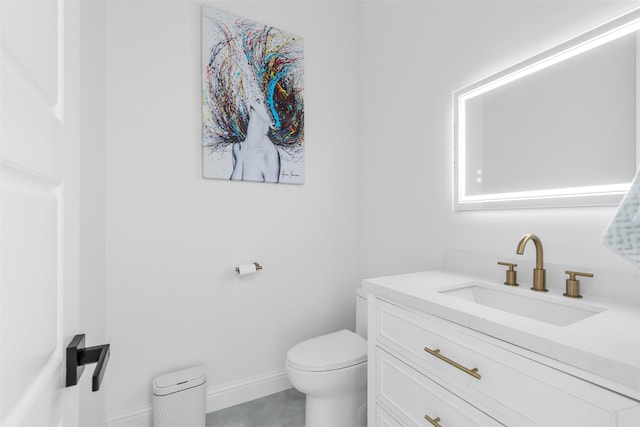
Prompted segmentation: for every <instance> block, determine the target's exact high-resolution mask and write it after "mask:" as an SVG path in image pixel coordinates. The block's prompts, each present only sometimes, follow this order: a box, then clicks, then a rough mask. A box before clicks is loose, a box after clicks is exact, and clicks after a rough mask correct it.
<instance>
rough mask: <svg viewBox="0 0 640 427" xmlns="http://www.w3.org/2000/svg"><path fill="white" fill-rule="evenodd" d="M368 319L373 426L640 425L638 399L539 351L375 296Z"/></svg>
mask: <svg viewBox="0 0 640 427" xmlns="http://www.w3.org/2000/svg"><path fill="white" fill-rule="evenodd" d="M368 319H369V333H368V336H369V378H368V379H369V402H368V403H369V420H370V423H369V424H370V425H373V423H372V422H371V421H372V420H375V425H376V426H427V427H429V426H442V427H450V426H464V427H468V426H500V425H506V426H544V427H555V426H557V427H568V426H576V427H578V426H579V427H589V426H594V427H604V426H636V427H637V426H639V425H640V406H639V405H640V402H638V401H637V400H634V399H631V398H629V397H627V396H624V395H622V394H619V393H615V392H612V391H610V390H608V389H606V388H604V387H601V386H599V385H597V384H593V383H591V382H588V381H585V380H583V379H580V378H578V377H576V376H574V375H570V374H568V373H566V372H563V371H562V370H560V369H557V367H558V366H559V365H558V363H549V364H545V363H544V361H545V358H544V357H541V356H540V355H539V354H534V353H530V352H528V350H526V349H523V348H520V347H516V346H514V345H511V344H509V343H507V342H505V341H502V340H498V339H496V338H493V337H490V336H488V335H485V334H482V333H479V332H476V331H473V330H471V329H469V328H466V327H464V326H460V325H458V324H456V323H453V322H450V321H448V320H444V319H442V318H440V317H436V316H433V315H430V314H427V313H425V312H422V311H420V310H417V309H414V308H409V307H407V306H404V305H402V304H399V303H397V302H394V301H393V300H390V299H384V298H380V297H377V296H376V295H375V294H373V293H370V294H369V317H368ZM527 356H531V357H527ZM552 366H553V367H552Z"/></svg>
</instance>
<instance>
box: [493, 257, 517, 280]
mask: <svg viewBox="0 0 640 427" xmlns="http://www.w3.org/2000/svg"><path fill="white" fill-rule="evenodd" d="M498 265H504V266H506V267H509V268H508V269H507V271H505V273H506V281H505V282H504V284H505V285H508V286H518V281H517V279H516V278H517V274H518V272H517V271H516V270H515V268H514V267H517V266H518V264H513V263H510V262H504V261H498Z"/></svg>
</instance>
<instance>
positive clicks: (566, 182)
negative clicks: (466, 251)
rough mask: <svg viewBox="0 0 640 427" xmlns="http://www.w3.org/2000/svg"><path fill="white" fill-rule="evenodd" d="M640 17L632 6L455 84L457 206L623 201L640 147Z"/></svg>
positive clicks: (560, 204) (517, 205)
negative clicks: (485, 73)
mask: <svg viewBox="0 0 640 427" xmlns="http://www.w3.org/2000/svg"><path fill="white" fill-rule="evenodd" d="M637 19H638V11H634V12H632V13H630V14H628V15H625V16H624V17H621V18H618V19H617V20H614V21H612V22H610V23H608V24H605V25H604V26H602V27H600V28H597V29H595V30H592V31H591V32H589V33H585V34H584V35H582V36H580V37H577V38H576V39H572V40H570V41H569V42H566V43H564V44H562V45H559V46H557V47H556V48H554V49H551V50H549V51H548V52H545V53H543V54H540V55H537V56H536V57H533V58H531V59H529V60H527V61H525V62H523V63H522V64H518V65H516V66H514V67H511V68H510V69H508V70H505V71H503V72H500V73H497V74H496V75H494V76H491V77H489V78H487V79H484V80H482V81H480V82H478V83H475V84H473V85H470V86H468V87H466V88H463V89H461V90H459V91H457V92H456V93H455V94H454V101H455V104H456V105H455V107H456V108H455V112H456V117H455V119H456V141H455V143H456V156H457V158H456V168H457V169H456V184H457V187H458V188H457V189H456V197H455V208H456V209H484V208H501V207H537V206H570V205H595V204H616V203H618V202H619V201H620V199H621V196H622V194H624V192H625V191H626V189H628V187H629V183H630V182H631V180H632V179H633V177H634V175H635V171H636V166H637V156H638V153H637V136H636V133H637V132H636V122H637V120H636V117H637V111H636V99H637V94H638V89H639V88H638V84H637V80H638V77H637V67H638V57H639V56H638V55H637V52H638V49H639V42H638V33H637V32H635V31H633V30H634V28H631V27H630V24H633V25H635V26H637ZM620 28H622V29H623V31H620V30H619V29H620ZM614 30H618V33H615V31H614ZM604 36H606V40H605V39H604Z"/></svg>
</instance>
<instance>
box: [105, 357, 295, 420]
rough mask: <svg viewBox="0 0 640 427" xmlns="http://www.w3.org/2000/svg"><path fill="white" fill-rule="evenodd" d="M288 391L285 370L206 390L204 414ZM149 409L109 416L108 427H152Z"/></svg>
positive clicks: (151, 416)
mask: <svg viewBox="0 0 640 427" xmlns="http://www.w3.org/2000/svg"><path fill="white" fill-rule="evenodd" d="M289 388H291V383H290V382H289V378H288V377H287V373H286V371H285V370H284V369H281V370H278V371H273V372H269V373H267V374H264V375H259V376H256V377H252V378H247V379H244V380H240V381H235V382H233V383H229V384H224V385H222V386H219V387H215V388H207V413H209V412H214V411H218V410H220V409H224V408H228V407H230V406H234V405H238V404H240V403H244V402H248V401H250V400H254V399H258V398H260V397H264V396H268V395H270V394H273V393H278V392H280V391H283V390H287V389H289ZM152 424H153V412H152V407H151V406H148V407H145V408H140V409H137V410H134V411H131V412H128V413H125V414H121V415H118V416H115V417H110V418H109V421H108V426H109V427H152Z"/></svg>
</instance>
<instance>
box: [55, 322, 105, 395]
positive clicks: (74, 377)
mask: <svg viewBox="0 0 640 427" xmlns="http://www.w3.org/2000/svg"><path fill="white" fill-rule="evenodd" d="M108 361H109V344H104V345H98V346H95V347H87V348H85V347H84V334H80V335H76V336H75V337H73V339H72V340H71V342H70V343H69V345H68V346H67V383H66V386H67V387H70V386H72V385H76V384H78V380H79V379H80V376H81V375H82V372H84V365H86V364H88V363H96V362H97V363H98V364H97V365H96V369H95V370H94V371H93V377H92V386H91V390H92V391H98V390H100V384H101V383H102V377H103V376H104V371H106V369H107V362H108Z"/></svg>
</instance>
